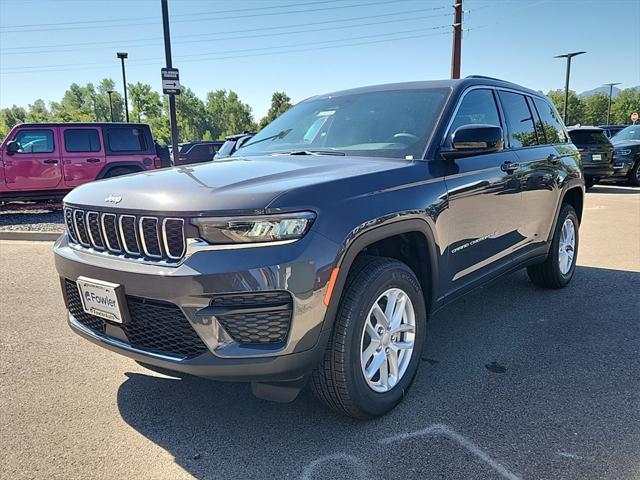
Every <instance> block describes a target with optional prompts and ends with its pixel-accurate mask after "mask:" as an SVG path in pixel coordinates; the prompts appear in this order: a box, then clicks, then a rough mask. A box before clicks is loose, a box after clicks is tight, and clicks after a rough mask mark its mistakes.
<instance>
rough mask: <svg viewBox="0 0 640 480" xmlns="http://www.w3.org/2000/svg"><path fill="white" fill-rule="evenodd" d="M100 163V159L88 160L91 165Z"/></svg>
mask: <svg viewBox="0 0 640 480" xmlns="http://www.w3.org/2000/svg"><path fill="white" fill-rule="evenodd" d="M99 161H100V159H99V158H87V162H89V163H98V162H99Z"/></svg>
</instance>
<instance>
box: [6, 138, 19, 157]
mask: <svg viewBox="0 0 640 480" xmlns="http://www.w3.org/2000/svg"><path fill="white" fill-rule="evenodd" d="M19 150H20V145H18V142H16V141H15V140H11V141H10V142H8V143H7V155H13V154H14V153H18V151H19Z"/></svg>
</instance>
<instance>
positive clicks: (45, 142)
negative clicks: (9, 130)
mask: <svg viewBox="0 0 640 480" xmlns="http://www.w3.org/2000/svg"><path fill="white" fill-rule="evenodd" d="M15 141H16V142H18V153H51V152H53V151H54V150H55V145H54V143H53V130H20V131H19V132H18V134H17V135H16V137H15Z"/></svg>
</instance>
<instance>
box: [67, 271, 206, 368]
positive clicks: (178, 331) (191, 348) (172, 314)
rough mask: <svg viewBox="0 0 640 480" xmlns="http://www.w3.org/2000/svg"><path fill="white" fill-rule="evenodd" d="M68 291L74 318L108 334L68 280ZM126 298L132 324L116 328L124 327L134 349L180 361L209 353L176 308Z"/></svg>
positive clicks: (152, 301)
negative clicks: (87, 309)
mask: <svg viewBox="0 0 640 480" xmlns="http://www.w3.org/2000/svg"><path fill="white" fill-rule="evenodd" d="M65 290H66V295H67V303H68V307H69V312H70V313H71V315H73V317H74V318H75V319H76V320H77V321H78V322H80V323H81V324H82V325H84V326H85V327H87V328H89V329H90V330H93V331H94V332H97V333H101V334H105V331H106V325H107V322H106V321H105V320H103V319H102V318H100V317H97V316H95V315H91V314H88V313H86V312H85V311H84V310H83V308H82V300H81V298H80V293H79V292H78V287H77V285H76V283H75V282H73V281H71V280H66V281H65ZM126 298H127V305H128V307H129V321H128V322H126V323H124V324H122V325H117V326H119V327H121V328H122V330H123V331H124V333H125V335H126V336H127V339H128V341H129V344H130V345H131V346H132V347H134V348H137V349H140V350H145V351H148V352H152V353H159V354H162V355H168V356H172V357H181V358H193V357H197V356H198V355H201V354H203V353H205V352H206V351H207V347H206V345H205V344H204V343H203V342H202V340H201V339H200V337H199V336H198V334H197V333H196V332H195V330H194V329H193V327H192V326H191V324H190V323H189V320H187V319H186V317H185V316H184V314H183V313H182V311H181V310H180V309H179V308H178V307H177V306H176V305H174V304H172V303H166V302H158V301H155V300H147V299H144V298H138V297H132V296H129V295H127V297H126Z"/></svg>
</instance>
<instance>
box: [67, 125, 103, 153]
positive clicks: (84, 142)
mask: <svg viewBox="0 0 640 480" xmlns="http://www.w3.org/2000/svg"><path fill="white" fill-rule="evenodd" d="M64 149H65V150H66V151H67V152H99V151H100V136H99V135H98V130H95V129H93V128H74V129H67V130H65V131H64Z"/></svg>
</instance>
